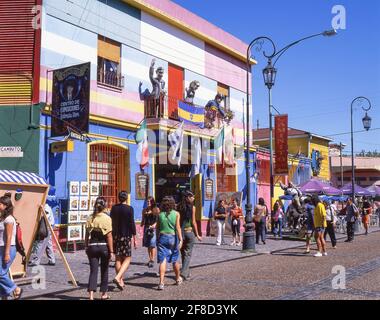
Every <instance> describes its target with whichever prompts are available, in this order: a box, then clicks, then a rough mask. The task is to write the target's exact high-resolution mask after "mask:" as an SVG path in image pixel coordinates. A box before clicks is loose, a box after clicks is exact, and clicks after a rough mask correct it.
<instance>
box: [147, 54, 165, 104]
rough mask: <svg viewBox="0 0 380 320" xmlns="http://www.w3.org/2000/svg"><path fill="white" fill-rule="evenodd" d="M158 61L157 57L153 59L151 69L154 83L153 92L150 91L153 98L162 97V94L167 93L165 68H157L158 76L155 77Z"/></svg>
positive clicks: (150, 73) (150, 75) (151, 77)
mask: <svg viewBox="0 0 380 320" xmlns="http://www.w3.org/2000/svg"><path fill="white" fill-rule="evenodd" d="M155 63H156V59H153V60H152V63H151V64H150V69H149V78H150V82H151V83H152V87H153V89H152V92H151V93H150V96H151V98H153V99H160V97H161V95H165V94H166V92H165V81H164V79H163V78H164V68H162V67H158V68H157V70H156V77H155V78H153V74H154V65H155Z"/></svg>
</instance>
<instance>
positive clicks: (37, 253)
mask: <svg viewBox="0 0 380 320" xmlns="http://www.w3.org/2000/svg"><path fill="white" fill-rule="evenodd" d="M44 251H45V252H46V255H47V257H48V259H49V262H50V263H55V256H54V249H53V239H52V235H51V233H50V231H49V235H48V236H47V237H46V238H45V239H44V240H36V242H35V244H34V248H33V252H32V257H31V258H30V261H31V263H35V264H37V265H38V264H40V261H41V257H42V255H43V253H44Z"/></svg>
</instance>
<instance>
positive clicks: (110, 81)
mask: <svg viewBox="0 0 380 320" xmlns="http://www.w3.org/2000/svg"><path fill="white" fill-rule="evenodd" d="M98 83H99V84H102V85H104V86H108V87H112V88H116V89H119V90H120V89H122V88H124V77H123V76H121V75H120V74H118V73H116V72H113V71H105V70H102V69H99V70H98Z"/></svg>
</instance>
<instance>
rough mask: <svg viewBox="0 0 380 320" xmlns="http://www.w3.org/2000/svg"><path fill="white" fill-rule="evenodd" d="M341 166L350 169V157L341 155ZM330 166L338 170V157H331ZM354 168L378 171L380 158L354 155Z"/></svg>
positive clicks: (379, 169)
mask: <svg viewBox="0 0 380 320" xmlns="http://www.w3.org/2000/svg"><path fill="white" fill-rule="evenodd" d="M342 166H343V169H344V170H350V171H351V157H343V158H342ZM331 168H332V169H333V170H334V171H335V170H337V168H338V169H339V170H340V157H331ZM355 169H356V170H377V171H380V158H374V157H371V158H370V157H355Z"/></svg>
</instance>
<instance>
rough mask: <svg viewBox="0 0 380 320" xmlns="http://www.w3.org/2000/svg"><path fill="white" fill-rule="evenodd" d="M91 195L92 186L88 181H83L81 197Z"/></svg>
mask: <svg viewBox="0 0 380 320" xmlns="http://www.w3.org/2000/svg"><path fill="white" fill-rule="evenodd" d="M89 194H90V184H89V183H88V182H87V181H82V182H81V183H80V195H81V196H88V195H89Z"/></svg>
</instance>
